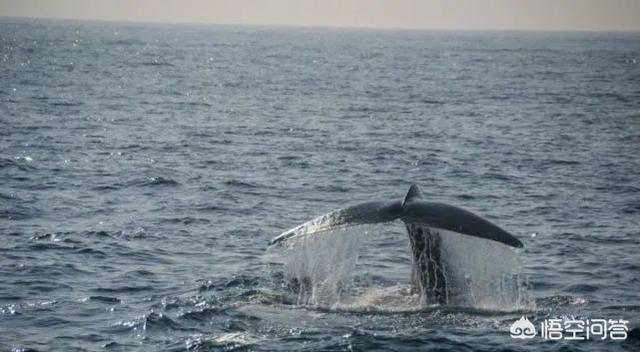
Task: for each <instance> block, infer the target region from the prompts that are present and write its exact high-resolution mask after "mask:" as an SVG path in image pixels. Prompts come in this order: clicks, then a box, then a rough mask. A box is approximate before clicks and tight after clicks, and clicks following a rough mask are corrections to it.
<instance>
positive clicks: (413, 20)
mask: <svg viewBox="0 0 640 352" xmlns="http://www.w3.org/2000/svg"><path fill="white" fill-rule="evenodd" d="M0 16H2V17H45V18H67V19H92V20H116V21H143V22H180V23H190V22H195V23H228V24H263V25H285V26H338V27H382V28H427V29H463V30H561V31H564V30H580V31H640V1H636V0H610V1H599V0H575V1H574V0H535V1H534V0H482V1H475V0H452V1H451V0H450V1H445V0H393V1H392V0H378V1H366V0H328V1H312V0H273V1H260V0H237V1H224V0H213V1H209V0H206V1H205V0H188V1H178V0H140V1H125V0H100V1H98V0H82V1H79V0H55V1H43V0H2V1H0Z"/></svg>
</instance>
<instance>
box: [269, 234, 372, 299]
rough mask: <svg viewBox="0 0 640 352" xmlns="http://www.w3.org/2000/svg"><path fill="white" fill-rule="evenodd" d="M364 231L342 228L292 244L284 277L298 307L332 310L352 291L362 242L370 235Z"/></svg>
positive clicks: (289, 247)
mask: <svg viewBox="0 0 640 352" xmlns="http://www.w3.org/2000/svg"><path fill="white" fill-rule="evenodd" d="M361 230H362V229H357V228H339V229H336V230H332V231H326V232H324V233H322V234H321V235H314V236H303V237H299V238H296V239H294V240H292V241H289V242H290V243H288V244H287V247H285V248H284V252H283V253H282V258H283V259H284V260H283V264H284V277H285V280H286V283H287V285H288V286H289V287H290V288H291V289H292V290H293V291H294V292H296V293H297V303H298V304H305V305H315V306H328V307H332V306H334V305H336V304H338V303H339V302H340V301H341V299H342V296H343V295H345V294H347V293H348V292H349V291H350V289H351V288H352V283H353V274H354V270H355V267H356V263H357V260H358V253H359V249H360V244H361V240H362V238H363V236H366V235H367V232H366V231H364V232H363V231H361Z"/></svg>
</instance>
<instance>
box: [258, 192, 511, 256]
mask: <svg viewBox="0 0 640 352" xmlns="http://www.w3.org/2000/svg"><path fill="white" fill-rule="evenodd" d="M394 220H402V222H404V223H405V224H406V225H410V224H415V225H422V226H427V227H431V228H434V229H442V230H448V231H453V232H457V233H460V234H463V235H468V236H474V237H479V238H484V239H487V240H492V241H496V242H500V243H503V244H506V245H508V246H512V247H518V248H521V247H523V244H522V242H520V240H518V239H517V238H515V237H514V236H513V235H511V234H510V233H508V232H507V231H505V230H503V229H501V228H500V227H498V226H497V225H494V224H493V223H491V222H489V221H488V220H485V219H483V218H481V217H479V216H478V215H475V214H473V213H472V212H470V211H467V210H464V209H461V208H458V207H455V206H453V205H448V204H442V203H433V202H426V201H424V200H423V195H422V191H420V188H419V187H418V185H415V184H413V185H411V187H410V188H409V191H408V192H407V194H406V195H405V197H404V198H401V199H393V200H387V201H374V202H366V203H360V204H357V205H354V206H350V207H347V208H344V209H339V210H335V211H332V212H330V213H327V214H325V215H322V216H319V217H317V218H315V219H313V220H311V221H308V222H306V223H304V224H302V225H300V226H297V227H294V228H292V229H290V230H287V231H285V232H283V233H282V234H280V235H279V236H277V237H275V238H274V239H272V240H271V242H270V243H269V244H270V245H273V244H277V243H281V242H282V241H284V240H287V239H291V238H294V237H300V236H305V235H311V234H314V233H321V232H326V231H330V230H332V229H335V228H339V227H345V226H353V225H363V224H375V223H382V222H391V221H394Z"/></svg>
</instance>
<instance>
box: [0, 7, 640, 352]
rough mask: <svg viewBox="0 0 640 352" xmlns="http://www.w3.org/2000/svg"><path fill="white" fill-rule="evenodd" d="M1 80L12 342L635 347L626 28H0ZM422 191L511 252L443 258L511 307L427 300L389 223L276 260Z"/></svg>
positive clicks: (637, 87)
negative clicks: (291, 241)
mask: <svg viewBox="0 0 640 352" xmlns="http://www.w3.org/2000/svg"><path fill="white" fill-rule="evenodd" d="M0 82H2V84H1V85H0V350H3V351H6V350H12V351H54V350H55V351H72V350H73V351H76V350H77V351H105V350H106V351H183V350H190V351H218V350H225V351H228V350H252V351H294V350H295V351H300V350H303V351H330V350H331V351H333V350H339V351H340V350H348V351H350V350H358V351H374V350H380V351H413V350H438V351H511V350H518V351H519V350H523V351H538V350H556V351H603V350H616V351H617V350H620V351H625V350H626V351H638V350H639V349H640V337H639V335H640V332H639V331H638V327H639V326H640V319H639V317H638V314H639V312H640V182H639V179H638V175H640V157H639V155H640V34H637V33H636V34H633V33H586V32H584V33H583V32H575V33H572V32H567V33H562V32H549V33H546V32H464V31H459V32H456V31H451V32H450V31H426V30H424V31H423V30H376V29H337V28H336V29H331V28H293V27H292V28H287V27H261V26H214V25H177V24H176V25H168V24H141V23H118V22H79V21H53V20H25V19H11V18H3V19H0ZM412 183H416V184H419V185H420V187H421V189H422V191H423V193H424V197H425V198H426V199H428V200H430V201H434V202H443V203H447V204H453V205H456V206H459V207H463V208H465V209H468V210H470V211H472V212H474V213H476V214H480V215H481V216H482V217H484V218H486V219H489V220H490V221H492V222H494V223H496V224H498V225H499V226H500V227H502V228H504V229H506V230H507V231H509V232H510V233H512V234H514V236H516V237H517V238H518V239H520V240H521V241H522V242H523V243H524V248H522V249H518V250H512V249H509V250H508V251H507V252H504V251H503V249H502V248H499V247H500V246H502V245H500V244H496V243H489V242H487V241H480V243H478V242H470V241H472V240H470V239H469V240H467V239H461V243H462V244H459V246H460V247H456V248H461V249H460V251H458V252H457V255H458V256H459V257H460V260H461V261H463V259H465V258H472V259H469V260H468V262H466V264H464V263H462V262H460V264H459V268H458V269H459V270H461V271H465V270H472V269H474V268H479V267H482V268H485V269H486V270H495V269H496V268H500V267H505V265H506V264H504V263H505V261H504V260H503V259H504V258H506V257H509V258H510V259H509V260H510V262H509V263H511V260H513V263H517V264H514V265H511V264H509V265H506V267H507V269H509V270H511V272H512V274H513V275H517V276H518V277H519V278H520V279H521V281H520V283H519V284H518V290H519V293H518V295H519V296H518V297H517V298H518V302H519V303H517V304H515V303H513V302H511V303H500V302H498V303H496V302H493V303H494V304H493V305H478V304H470V305H463V306H456V305H448V306H437V305H436V306H425V305H421V304H419V303H416V302H415V300H413V299H414V297H412V296H411V294H410V293H407V290H406V288H407V287H408V286H407V285H408V282H409V279H410V277H409V276H410V255H409V249H408V239H407V235H406V233H405V232H404V229H403V227H402V225H401V224H396V226H394V225H392V224H389V225H385V226H382V227H376V229H373V230H371V231H369V230H366V231H364V230H362V231H361V230H357V229H355V230H352V231H350V232H348V233H338V234H328V235H327V236H325V237H324V238H326V239H329V240H328V241H325V242H324V243H320V244H318V243H315V244H314V243H310V244H308V247H307V248H306V249H305V250H304V251H302V252H297V253H293V254H287V253H283V254H280V255H281V258H280V260H274V259H273V256H274V255H273V253H272V251H271V250H270V249H269V248H268V243H269V241H270V240H271V239H272V238H273V237H275V236H277V235H278V234H280V233H281V232H283V231H285V230H287V229H289V228H292V227H294V226H296V225H298V224H301V223H303V222H305V221H307V220H309V219H311V218H313V217H315V216H318V215H321V214H323V213H326V212H328V211H331V210H333V209H337V208H341V207H344V206H347V205H351V204H357V203H360V202H366V201H370V200H379V199H382V200H384V199H390V198H397V197H402V196H404V194H405V193H406V192H407V189H408V188H409V186H410V185H411V184H412ZM469 243H473V245H469ZM464 246H466V247H464ZM463 247H464V248H463ZM337 254H339V255H340V256H339V257H337V256H336V255H337ZM283 260H284V261H285V263H284V264H283V263H282V261H283ZM311 262H313V263H315V264H314V265H315V266H314V267H313V268H311V269H308V270H311V271H312V272H316V273H317V272H326V275H334V276H339V279H340V280H341V282H344V283H345V285H346V286H345V287H342V288H340V289H339V291H336V290H338V289H337V288H336V287H338V286H335V287H333V286H332V287H333V291H331V292H330V293H333V294H334V295H333V296H332V295H329V298H327V299H315V300H313V299H312V300H308V299H307V300H301V299H300V296H299V295H298V294H297V293H296V292H295V291H294V290H292V288H291V286H290V285H288V284H287V277H288V276H287V275H288V274H287V273H288V272H290V271H291V270H297V269H299V268H300V266H301V265H306V264H304V263H311ZM336 263H337V264H340V265H342V264H344V265H342V266H340V268H346V269H344V270H342V271H340V272H339V273H338V272H335V271H332V269H331V268H333V266H332V265H334V266H335V264H336ZM292 268H293V269H292ZM328 269H331V270H328ZM485 269H483V270H485ZM322 270H324V271H322ZM476 271H481V270H476ZM478 275H480V276H482V275H485V274H482V273H479V274H478ZM480 276H478V277H480ZM485 278H486V277H485ZM471 279H472V280H474V277H472V278H471ZM478 280H480V279H478ZM485 281H486V280H485ZM316 283H318V282H316ZM334 283H335V282H334ZM322 284H323V283H322V282H321V283H319V286H322ZM325 288H326V287H325ZM496 290H497V291H493V292H494V293H496V292H497V293H500V292H501V291H500V290H501V289H500V288H498V289H496ZM336 293H339V294H338V295H337V296H336V295H335V294H336ZM478 297H479V298H480V299H484V300H490V299H491V298H492V294H490V293H484V294H478ZM412 300H413V301H412ZM521 317H525V318H527V319H528V320H530V321H531V322H532V323H533V325H534V326H535V327H536V328H540V327H541V326H542V325H541V324H544V323H545V321H547V320H549V319H563V320H569V319H574V320H582V321H585V320H593V319H605V320H610V319H614V320H625V321H628V323H627V327H628V333H627V335H628V336H627V338H626V340H615V339H612V338H606V339H600V338H597V339H590V340H589V341H573V340H568V339H566V338H563V339H559V340H552V339H545V338H543V337H542V336H541V335H540V334H539V336H535V337H534V338H530V339H515V338H512V337H511V336H510V326H511V325H512V324H513V323H514V322H515V321H517V320H518V319H520V318H521ZM565 336H566V335H565Z"/></svg>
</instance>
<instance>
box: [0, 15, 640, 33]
mask: <svg viewBox="0 0 640 352" xmlns="http://www.w3.org/2000/svg"><path fill="white" fill-rule="evenodd" d="M5 19H11V20H22V21H24V20H36V21H37V20H43V21H59V22H72V21H77V22H98V23H125V24H139V25H187V26H189V25H192V26H234V27H273V28H313V29H345V30H359V29H361V30H381V31H385V30H388V31H433V32H511V33H585V34H587V33H612V34H613V33H619V34H640V29H639V30H625V29H586V28H584V29H583V28H570V29H568V28H551V29H542V28H518V29H515V28H460V27H458V28H454V27H422V26H367V25H352V26H346V25H339V24H291V23H258V22H251V23H246V22H200V21H181V20H177V21H165V20H161V21H157V20H144V19H135V20H134V19H104V18H88V17H83V18H72V17H41V16H5V15H0V21H2V20H5Z"/></svg>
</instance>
